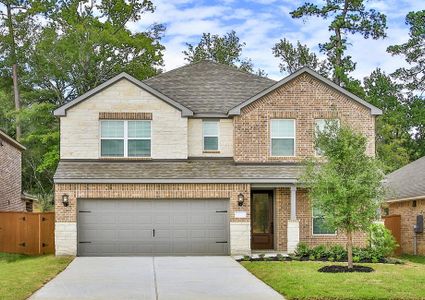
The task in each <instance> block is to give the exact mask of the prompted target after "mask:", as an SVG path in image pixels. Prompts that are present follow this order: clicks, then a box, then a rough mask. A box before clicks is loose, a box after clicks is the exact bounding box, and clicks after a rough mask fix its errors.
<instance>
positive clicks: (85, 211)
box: [78, 210, 91, 213]
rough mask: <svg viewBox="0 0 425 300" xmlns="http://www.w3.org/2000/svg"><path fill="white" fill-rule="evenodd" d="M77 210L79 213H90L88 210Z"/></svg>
mask: <svg viewBox="0 0 425 300" xmlns="http://www.w3.org/2000/svg"><path fill="white" fill-rule="evenodd" d="M78 212H80V213H91V211H90V210H79V211H78Z"/></svg>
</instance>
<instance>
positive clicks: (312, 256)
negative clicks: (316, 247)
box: [308, 254, 316, 260]
mask: <svg viewBox="0 0 425 300" xmlns="http://www.w3.org/2000/svg"><path fill="white" fill-rule="evenodd" d="M308 259H309V260H316V257H315V256H314V255H313V254H311V255H310V256H309V257H308Z"/></svg>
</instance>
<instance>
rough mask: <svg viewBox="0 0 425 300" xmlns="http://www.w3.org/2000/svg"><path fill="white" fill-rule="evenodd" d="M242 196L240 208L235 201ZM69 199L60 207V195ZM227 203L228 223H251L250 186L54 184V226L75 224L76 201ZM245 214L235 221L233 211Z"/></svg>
mask: <svg viewBox="0 0 425 300" xmlns="http://www.w3.org/2000/svg"><path fill="white" fill-rule="evenodd" d="M240 193H242V194H243V195H244V196H245V203H244V206H243V207H242V208H240V207H239V206H238V204H237V197H238V195H239V194H240ZM63 194H67V195H68V196H69V206H68V207H64V206H63V205H62V195H63ZM78 198H82V199H90V198H91V199H202V198H204V199H214V198H216V199H230V211H229V216H230V222H250V214H249V211H250V206H249V203H250V185H249V184H56V185H55V211H56V222H76V221H77V202H78V201H77V199H78ZM237 210H244V211H247V212H248V214H247V218H245V219H239V218H238V219H237V218H234V215H235V211H237Z"/></svg>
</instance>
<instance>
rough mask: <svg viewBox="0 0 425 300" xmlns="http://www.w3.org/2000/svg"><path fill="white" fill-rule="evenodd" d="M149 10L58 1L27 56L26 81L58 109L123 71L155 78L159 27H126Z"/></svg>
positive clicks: (145, 5)
mask: <svg viewBox="0 0 425 300" xmlns="http://www.w3.org/2000/svg"><path fill="white" fill-rule="evenodd" d="M153 10H154V7H153V4H152V2H151V1H124V0H119V1H113V0H107V1H101V2H100V3H99V4H95V1H79V0H67V1H64V0H63V1H60V2H59V3H58V4H57V5H56V6H55V9H54V10H52V11H51V12H50V13H49V20H50V22H49V24H48V25H47V26H46V27H45V28H43V30H42V32H41V34H40V36H39V38H38V40H37V43H36V46H35V48H34V51H32V53H31V61H30V66H31V76H30V77H29V78H28V81H32V85H33V86H37V87H38V88H40V90H41V91H42V92H44V93H48V94H49V96H51V98H52V100H51V102H53V103H55V104H57V105H61V104H63V103H65V102H67V101H69V100H71V99H73V98H75V97H76V96H78V95H81V94H83V93H85V92H87V91H88V90H90V89H92V88H94V87H95V86H97V85H99V84H100V83H102V82H104V81H106V80H108V79H109V78H111V77H113V76H115V75H116V74H118V73H120V72H123V71H125V72H127V73H130V74H131V75H133V76H135V77H137V78H139V79H145V78H148V77H150V76H153V75H155V74H157V73H158V71H159V70H160V66H161V65H162V51H163V50H164V47H163V46H162V45H161V44H160V38H161V34H162V32H163V31H164V26H163V25H158V24H154V25H153V26H152V27H151V28H150V29H149V30H147V31H145V32H136V33H132V32H131V31H130V30H129V29H127V27H126V26H127V24H128V22H130V21H137V20H139V19H140V18H141V17H142V15H143V14H144V13H146V12H153Z"/></svg>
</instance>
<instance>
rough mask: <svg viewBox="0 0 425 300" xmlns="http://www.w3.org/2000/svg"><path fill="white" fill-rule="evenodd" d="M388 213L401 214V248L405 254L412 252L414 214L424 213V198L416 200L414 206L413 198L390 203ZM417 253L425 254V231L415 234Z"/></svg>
mask: <svg viewBox="0 0 425 300" xmlns="http://www.w3.org/2000/svg"><path fill="white" fill-rule="evenodd" d="M388 210H389V214H390V215H400V216H401V218H400V219H401V245H400V246H401V250H402V252H403V253H406V254H413V244H414V243H413V240H414V235H415V233H414V231H413V226H415V224H416V216H417V215H424V214H425V198H424V199H418V200H416V207H413V200H411V201H401V202H394V203H390V204H389V207H388ZM416 244H417V254H418V255H425V233H418V234H416Z"/></svg>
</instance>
